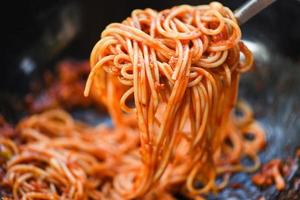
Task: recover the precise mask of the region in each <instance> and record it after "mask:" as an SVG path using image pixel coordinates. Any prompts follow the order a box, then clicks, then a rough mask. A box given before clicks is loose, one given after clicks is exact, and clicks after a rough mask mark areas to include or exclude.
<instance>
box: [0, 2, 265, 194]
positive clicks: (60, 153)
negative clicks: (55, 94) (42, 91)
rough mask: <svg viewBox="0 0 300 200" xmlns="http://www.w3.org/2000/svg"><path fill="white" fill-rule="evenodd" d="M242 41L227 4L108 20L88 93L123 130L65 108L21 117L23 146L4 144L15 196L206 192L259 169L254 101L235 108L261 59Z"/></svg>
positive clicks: (260, 136) (261, 142) (260, 133)
mask: <svg viewBox="0 0 300 200" xmlns="http://www.w3.org/2000/svg"><path fill="white" fill-rule="evenodd" d="M240 39H241V31H240V28H239V26H238V24H237V21H236V19H235V18H234V16H233V13H232V12H231V11H230V10H229V9H228V8H227V7H223V6H222V5H221V4H220V3H216V2H214V3H211V4H209V5H203V6H196V7H193V6H188V5H182V6H177V7H174V8H171V9H167V10H163V11H161V12H156V11H154V10H152V9H145V10H134V11H133V12H132V15H131V17H129V18H127V19H126V20H125V21H123V22H122V23H113V24H110V25H108V26H107V27H106V29H105V30H104V31H103V32H102V35H101V40H100V41H99V42H97V44H96V45H95V47H94V49H93V51H92V53H91V58H90V64H91V72H90V75H89V78H88V80H87V84H86V89H85V95H86V96H88V95H89V93H90V90H91V89H92V90H93V92H94V93H97V96H99V97H100V98H101V100H102V102H103V104H104V105H105V106H106V107H107V109H108V111H109V113H110V115H111V118H112V120H113V122H114V125H115V126H114V128H108V127H105V126H104V125H99V126H97V127H90V126H87V125H85V124H82V123H80V122H77V121H74V119H73V118H72V117H71V116H69V115H68V114H67V113H65V112H63V111H61V110H52V111H47V112H44V113H42V114H39V115H33V116H30V117H28V118H26V119H24V120H22V121H21V122H20V123H19V125H18V126H17V131H18V132H19V133H20V134H21V136H22V139H23V140H24V143H23V144H22V145H21V146H20V147H18V146H16V144H15V143H14V142H12V141H11V140H8V139H1V141H0V145H1V147H2V148H3V149H4V151H6V152H9V154H11V155H12V156H11V157H10V159H9V160H8V161H7V163H6V169H7V174H6V176H5V181H6V182H7V184H8V185H10V186H11V187H12V191H13V197H14V198H15V199H22V198H23V199H133V198H139V199H175V197H174V194H175V193H181V194H182V195H184V196H186V197H188V198H194V199H196V198H198V199H200V198H201V196H203V195H205V194H208V193H209V192H216V191H218V190H220V189H222V188H224V187H225V186H226V185H227V182H228V180H229V177H230V175H231V174H232V173H234V172H240V171H244V172H253V171H255V170H256V169H258V167H259V166H260V160H259V158H258V156H257V154H258V152H260V151H261V150H262V149H263V148H264V146H265V133H264V130H263V129H262V128H261V126H260V125H259V123H258V122H256V121H255V120H254V118H253V113H252V110H251V108H250V107H249V106H248V105H247V104H246V103H245V102H239V103H237V108H236V109H237V110H239V112H240V113H241V115H237V114H235V113H234V112H233V108H234V106H235V105H236V99H237V93H238V84H239V77H240V74H241V73H243V72H246V71H248V70H249V69H250V68H251V66H252V62H253V57H252V54H251V52H250V51H249V50H248V48H247V47H246V46H245V45H244V44H243V42H242V41H241V40H240ZM240 53H242V54H243V55H244V60H241V59H240ZM131 102H134V104H133V106H131V105H130V103H131ZM243 158H250V159H251V160H252V161H253V165H251V166H245V165H243V164H242V163H241V160H242V159H243ZM217 178H221V179H222V182H221V183H217V182H216V179H217ZM199 185H201V187H199Z"/></svg>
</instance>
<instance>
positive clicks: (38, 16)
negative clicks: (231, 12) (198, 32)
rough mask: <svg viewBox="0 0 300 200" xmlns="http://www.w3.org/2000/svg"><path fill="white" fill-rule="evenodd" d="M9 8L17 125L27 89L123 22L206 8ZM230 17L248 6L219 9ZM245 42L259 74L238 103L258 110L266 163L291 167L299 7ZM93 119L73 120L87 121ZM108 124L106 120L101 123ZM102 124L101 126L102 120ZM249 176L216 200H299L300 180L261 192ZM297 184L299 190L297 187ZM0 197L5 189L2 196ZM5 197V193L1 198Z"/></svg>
mask: <svg viewBox="0 0 300 200" xmlns="http://www.w3.org/2000/svg"><path fill="white" fill-rule="evenodd" d="M11 2H12V3H11V5H6V6H3V7H2V9H3V12H1V14H3V16H1V19H2V20H4V23H2V30H1V32H2V33H3V32H4V37H2V43H1V44H2V45H1V52H2V53H1V56H2V58H1V74H0V113H1V114H3V115H4V116H5V117H6V118H8V119H9V120H10V121H12V122H16V121H17V120H18V119H20V118H21V117H22V116H24V115H25V114H26V113H25V112H24V110H23V109H22V108H23V107H22V102H23V101H22V98H23V95H24V94H26V92H28V89H29V82H30V80H32V79H38V78H39V77H41V74H42V73H43V71H45V69H49V68H51V67H52V66H54V64H55V63H56V62H57V61H58V60H61V59H64V58H72V59H80V60H81V59H87V58H88V56H89V53H90V51H91V48H92V47H93V45H94V43H95V42H96V41H97V40H98V38H99V35H100V32H101V30H103V29H104V27H105V26H106V25H107V24H109V23H110V22H114V21H121V20H122V19H125V18H126V17H127V16H128V15H129V14H130V12H131V10H133V9H135V8H145V7H151V8H154V9H159V10H161V9H164V8H168V7H171V6H174V5H178V4H183V3H185V4H193V5H199V4H204V3H207V2H209V1H204V0H198V1H196V0H194V1H192V0H185V1H183V0H182V1H180V0H128V1H125V0H114V1H109V0H105V1H104V0H93V1H92V0H89V1H62V0H60V1H59V0H56V1H53V0H52V1H46V0H44V1H32V0H31V1H18V2H14V1H11ZM221 2H222V3H224V4H225V5H227V6H229V7H230V8H232V9H235V8H237V7H238V6H239V5H241V4H242V3H243V1H234V0H231V1H229V0H228V1H225V0H224V1H221ZM242 31H243V39H244V40H245V41H246V43H247V44H248V45H249V47H250V49H251V50H252V51H253V52H254V55H255V67H254V68H255V69H254V70H253V71H252V72H250V73H249V74H246V75H244V76H243V77H242V80H241V86H240V93H239V96H240V98H242V99H245V100H246V101H248V102H249V103H250V104H251V105H252V106H253V108H254V111H255V117H256V118H257V119H258V120H259V121H260V122H261V123H262V124H263V126H264V128H265V129H266V131H267V139H268V142H267V143H268V144H267V148H266V150H265V151H264V152H263V153H261V155H260V157H261V159H262V161H263V162H266V161H268V160H270V159H273V158H282V159H288V158H289V157H293V156H294V151H295V149H296V148H298V147H300V78H299V77H300V1H299V0H278V1H277V2H276V3H275V4H273V5H272V6H271V7H269V8H267V9H266V10H265V11H264V12H263V13H260V14H259V15H258V16H256V17H255V18H253V19H251V20H250V21H249V22H248V23H246V24H245V25H243V26H242ZM92 114H93V116H95V115H94V113H91V111H81V112H79V113H78V112H77V113H75V115H76V116H77V117H78V118H81V119H88V117H85V116H87V115H92ZM101 119H102V118H101ZM98 121H99V120H98ZM250 177H251V175H247V174H236V175H234V176H233V177H232V179H231V182H232V183H242V187H241V188H239V189H232V188H231V187H228V188H227V189H225V190H224V191H222V192H221V193H219V196H210V199H231V200H233V199H258V198H260V197H262V196H264V197H265V199H300V186H299V179H300V172H299V170H297V169H295V170H293V171H292V173H291V175H290V176H289V177H287V181H288V184H287V187H286V189H285V190H284V191H283V192H277V191H276V190H275V188H274V187H268V188H257V187H255V186H253V185H252V183H251V178H250ZM297 183H298V187H297ZM0 190H1V188H0ZM0 194H1V192H0Z"/></svg>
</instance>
